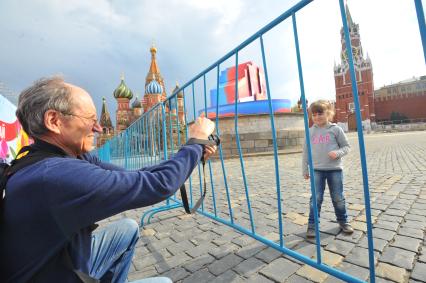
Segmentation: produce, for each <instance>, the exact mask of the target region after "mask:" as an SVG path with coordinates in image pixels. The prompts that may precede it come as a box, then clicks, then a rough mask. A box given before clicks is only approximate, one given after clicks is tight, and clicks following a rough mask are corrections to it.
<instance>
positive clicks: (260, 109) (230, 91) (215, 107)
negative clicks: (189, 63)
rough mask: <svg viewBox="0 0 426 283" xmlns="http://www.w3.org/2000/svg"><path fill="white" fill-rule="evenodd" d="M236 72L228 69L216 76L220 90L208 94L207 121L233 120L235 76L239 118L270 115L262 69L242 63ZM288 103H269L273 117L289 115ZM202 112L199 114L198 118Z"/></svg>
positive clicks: (286, 100) (279, 101)
mask: <svg viewBox="0 0 426 283" xmlns="http://www.w3.org/2000/svg"><path fill="white" fill-rule="evenodd" d="M236 71H237V68H236V67H235V66H234V67H230V68H227V69H225V70H223V71H221V73H220V76H219V88H218V89H211V90H210V107H209V108H207V109H206V110H207V111H206V112H207V117H208V118H210V119H212V118H216V112H217V114H218V116H219V117H233V116H235V98H236V95H235V84H236V75H238V78H237V79H238V110H237V111H238V114H242V115H257V114H268V113H269V111H270V110H269V109H270V106H269V101H268V98H267V91H266V82H265V75H264V73H263V71H262V69H261V68H260V67H258V66H256V65H255V64H254V63H253V62H251V61H249V62H245V63H242V64H239V65H238V74H236ZM290 104H291V101H290V100H289V99H271V106H272V111H273V112H274V113H286V112H291V105H290ZM202 112H204V110H200V111H199V114H201V113H202Z"/></svg>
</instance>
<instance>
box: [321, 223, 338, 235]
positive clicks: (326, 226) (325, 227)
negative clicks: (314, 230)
mask: <svg viewBox="0 0 426 283" xmlns="http://www.w3.org/2000/svg"><path fill="white" fill-rule="evenodd" d="M340 230H341V229H340V227H339V224H337V223H335V222H329V221H327V222H324V223H321V227H320V231H321V232H324V233H326V234H330V235H337V234H339V233H340Z"/></svg>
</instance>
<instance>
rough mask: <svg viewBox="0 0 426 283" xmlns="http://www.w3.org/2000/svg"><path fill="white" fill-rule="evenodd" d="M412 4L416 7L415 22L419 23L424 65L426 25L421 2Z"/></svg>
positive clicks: (418, 0)
mask: <svg viewBox="0 0 426 283" xmlns="http://www.w3.org/2000/svg"><path fill="white" fill-rule="evenodd" d="M414 4H415V5H416V13H417V21H418V22H419V30H420V38H421V39H422V45H423V55H424V57H425V63H426V24H425V14H424V11H423V4H422V0H414Z"/></svg>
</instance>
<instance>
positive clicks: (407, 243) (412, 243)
mask: <svg viewBox="0 0 426 283" xmlns="http://www.w3.org/2000/svg"><path fill="white" fill-rule="evenodd" d="M421 242H422V241H421V240H419V239H414V238H410V237H406V236H400V235H397V236H396V237H395V242H393V243H391V244H390V245H391V246H395V247H398V248H401V249H404V250H409V251H412V252H417V251H418V250H419V247H420V243H421Z"/></svg>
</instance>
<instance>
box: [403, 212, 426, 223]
mask: <svg viewBox="0 0 426 283" xmlns="http://www.w3.org/2000/svg"><path fill="white" fill-rule="evenodd" d="M405 219H406V220H412V221H419V222H425V219H426V217H424V216H422V215H417V214H411V211H410V213H408V214H407V215H405Z"/></svg>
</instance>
